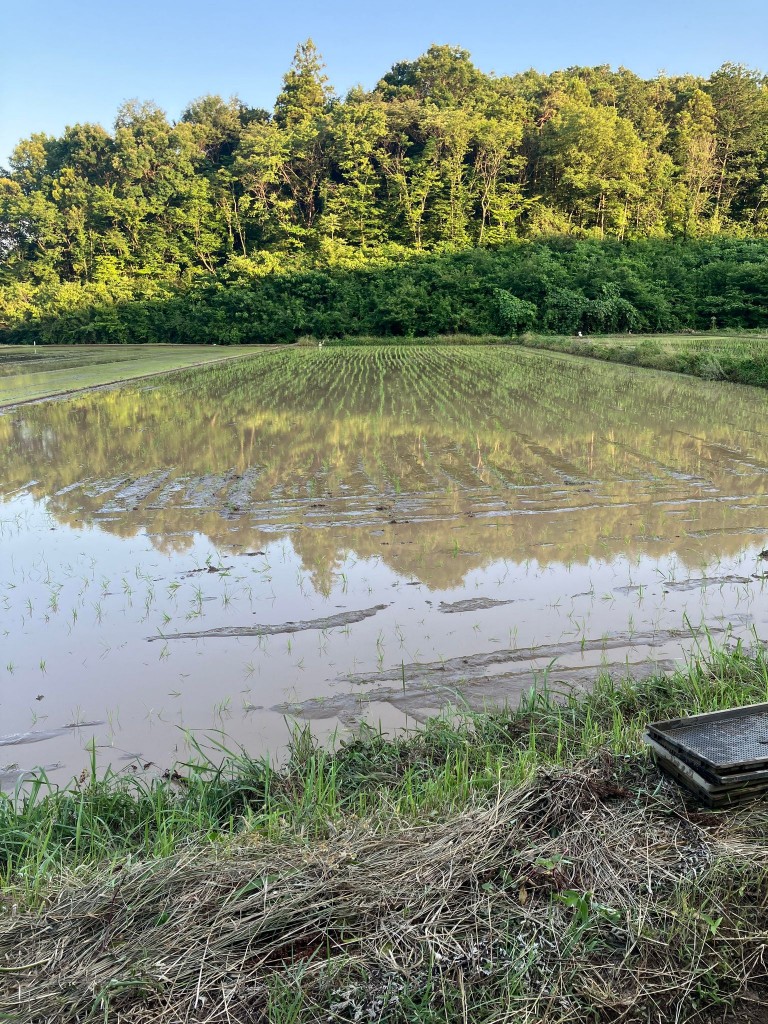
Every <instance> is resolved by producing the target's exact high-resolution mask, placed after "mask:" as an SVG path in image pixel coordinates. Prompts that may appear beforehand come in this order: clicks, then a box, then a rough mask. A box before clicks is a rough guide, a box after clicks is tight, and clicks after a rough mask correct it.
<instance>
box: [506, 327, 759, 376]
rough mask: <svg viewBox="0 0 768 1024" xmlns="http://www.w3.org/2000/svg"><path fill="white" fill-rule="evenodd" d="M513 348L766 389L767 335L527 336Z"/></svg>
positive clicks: (516, 339)
mask: <svg viewBox="0 0 768 1024" xmlns="http://www.w3.org/2000/svg"><path fill="white" fill-rule="evenodd" d="M513 343H514V344H519V345H525V346H526V347H528V348H537V349H547V350H550V351H554V352H567V353H569V354H571V355H580V356H589V357H590V358H593V359H603V360H606V361H607V362H615V363H626V364H629V365H631V366H643V367H647V368H648V369H652V370H671V371H673V372H675V373H686V374H689V375H691V376H694V377H701V378H702V379H704V380H714V381H717V380H723V381H731V382H732V383H734V384H751V385H753V386H756V387H763V388H764V387H768V335H766V334H765V333H764V332H761V333H750V334H743V333H738V332H732V333H715V332H712V333H701V334H647V335H627V334H623V335H605V336H602V337H591V336H590V337H589V338H573V337H557V336H555V337H547V336H545V335H529V334H526V335H523V336H521V337H520V338H515V339H513Z"/></svg>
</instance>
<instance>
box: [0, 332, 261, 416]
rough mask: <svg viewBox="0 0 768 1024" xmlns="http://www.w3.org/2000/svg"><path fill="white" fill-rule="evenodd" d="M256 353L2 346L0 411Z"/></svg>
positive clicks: (179, 347) (178, 347)
mask: <svg viewBox="0 0 768 1024" xmlns="http://www.w3.org/2000/svg"><path fill="white" fill-rule="evenodd" d="M262 349H263V346H262ZM255 351H259V349H257V348H250V347H248V348H246V347H238V348H220V347H217V346H203V345H195V346H192V347H190V346H189V345H136V346H129V345H86V346H79V345H78V346H70V345H63V346H45V347H42V346H41V347H40V348H33V347H30V346H29V345H26V346H13V345H5V346H0V407H2V406H4V405H16V404H18V403H21V402H31V401H37V400H39V399H42V398H50V397H52V396H54V395H62V394H68V393H69V392H72V391H83V390H86V389H88V388H93V387H102V386H104V385H106V384H117V383H120V382H122V381H127V380H134V379H136V378H139V377H148V376H151V375H153V374H158V373H169V372H170V371H173V370H180V369H184V368H186V367H191V366H199V365H201V364H204V363H214V362H221V361H223V360H229V359H232V358H235V357H238V356H244V355H249V354H253V353H254V352H255Z"/></svg>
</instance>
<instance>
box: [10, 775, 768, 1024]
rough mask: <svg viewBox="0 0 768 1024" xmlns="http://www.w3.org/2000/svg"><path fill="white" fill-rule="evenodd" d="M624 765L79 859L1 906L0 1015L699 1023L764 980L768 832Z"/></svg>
mask: <svg viewBox="0 0 768 1024" xmlns="http://www.w3.org/2000/svg"><path fill="white" fill-rule="evenodd" d="M619 767H620V769H621V770H620V771H618V772H617V771H616V768H617V763H616V762H615V761H613V760H612V759H611V758H610V757H609V756H606V757H603V758H601V759H598V760H592V761H591V762H588V763H582V764H581V765H578V766H576V767H575V768H572V769H570V770H557V771H551V772H549V773H544V774H541V775H540V776H538V777H537V779H536V780H534V781H532V782H529V783H527V784H526V785H524V786H521V787H519V788H516V789H514V790H511V791H507V792H500V793H499V794H498V796H497V799H496V800H495V802H493V803H492V805H490V806H487V805H486V806H483V807H474V808H469V809H467V810H466V811H464V812H463V813H459V814H456V815H454V816H452V817H451V818H450V819H449V820H447V821H444V822H440V823H438V824H434V825H420V826H418V827H414V826H410V827H408V826H405V825H404V826H403V827H390V828H388V829H384V830H382V829H381V828H380V827H378V826H377V824H376V823H375V822H373V821H359V820H356V819H354V818H353V817H350V818H349V819H348V820H347V821H346V822H345V823H344V825H343V827H340V828H339V830H338V832H337V833H336V834H335V835H332V836H331V837H330V838H327V839H325V840H323V841H316V842H314V843H309V844H307V843H298V842H296V841H295V839H291V840H288V841H285V842H264V841H257V840H256V839H255V838H254V839H253V841H249V839H248V837H247V836H246V837H245V838H244V839H242V840H241V841H240V843H239V844H238V845H237V846H229V847H220V848H218V850H217V849H216V848H206V849H204V850H201V851H199V852H196V851H193V850H191V851H190V852H189V853H187V854H185V855H181V856H174V857H172V858H168V859H155V860H151V861H149V862H146V863H135V864H130V863H129V864H127V865H126V866H125V867H123V869H122V870H113V871H111V872H110V873H105V872H103V871H102V872H98V871H97V872H95V873H92V874H91V876H90V877H89V878H88V879H85V880H83V879H78V877H77V876H70V878H69V880H68V881H66V883H65V884H63V886H62V887H61V889H60V891H59V892H58V893H57V894H56V895H55V896H54V897H52V898H51V899H50V901H49V903H48V905H47V906H46V907H45V908H44V909H43V910H42V911H39V912H25V913H22V914H21V915H19V916H16V917H10V916H9V917H6V918H5V920H3V921H2V922H1V923H0V1019H3V1015H6V1016H8V1017H9V1018H10V1019H12V1020H14V1021H19V1022H21V1021H23V1022H29V1024H38V1022H46V1024H48V1022H50V1024H53V1022H57V1024H67V1022H75V1021H84V1020H91V1019H94V1020H96V1019H98V1020H108V1021H113V1020H114V1021H121V1022H124V1024H149V1022H168V1024H171V1022H181V1021H206V1022H210V1024H213V1022H225V1021H230V1022H231V1021H238V1022H240V1021H243V1022H245V1021H267V1020H269V1021H270V1022H273V1021H281V1020H286V1021H287V1020H296V1021H298V1020H329V1021H350V1022H351V1021H360V1020H379V1021H405V1020H424V1021H426V1020H430V1021H431V1020H438V1019H440V1020H443V1021H445V1020H452V1019H456V1020H461V1019H466V1020H484V1021H485V1020H487V1021H491V1020H496V1021H498V1020H507V1019H508V1020H512V1019H514V1020H515V1021H530V1022H533V1021H553V1022H554V1021H562V1022H565V1021H566V1020H567V1021H569V1022H574V1021H584V1022H586V1021H590V1022H593V1021H600V1020H606V1021H607V1020H619V1019H621V1020H626V1021H640V1020H643V1021H645V1020H650V1019H654V1020H658V1019H672V1018H671V1017H670V1018H665V1017H664V1013H666V1012H667V1010H668V1009H669V1008H670V1007H672V1006H674V1007H676V1008H677V1010H676V1012H677V1016H676V1018H675V1019H677V1020H680V1021H684V1020H694V1019H699V1018H700V1015H701V1013H702V1012H704V1011H705V1010H706V1009H707V1007H711V1006H714V1005H715V1003H717V1002H718V1001H723V1002H724V1001H727V1000H728V999H731V998H732V997H733V996H734V995H735V994H737V993H739V992H743V991H745V990H746V989H747V987H748V986H751V988H750V991H751V992H754V991H755V986H756V985H759V984H761V983H762V982H763V981H764V979H765V968H764V967H763V963H762V957H763V950H764V936H765V931H766V929H767V928H768V912H766V909H765V905H766V901H767V900H768V889H767V888H766V884H765V879H766V867H768V848H766V846H765V843H764V841H763V840H762V839H761V838H760V834H759V829H758V830H756V828H755V820H754V816H753V817H750V812H749V811H747V810H745V811H741V812H730V811H729V812H722V813H712V812H708V813H707V814H702V815H697V814H696V813H692V812H689V811H688V810H687V809H686V806H685V804H684V803H683V802H682V800H681V798H680V796H679V794H678V793H677V792H676V790H674V789H673V788H671V787H670V788H667V787H666V784H662V783H661V782H660V780H659V778H658V776H656V774H655V772H654V771H653V770H652V769H650V768H649V767H648V765H647V762H645V761H644V759H642V758H635V759H633V760H632V761H631V763H627V762H626V760H625V761H623V762H622V764H621V765H620V766H619ZM628 771H629V773H630V774H631V775H632V776H633V778H634V779H635V782H636V785H633V786H632V787H631V790H630V789H629V788H627V787H626V783H625V782H623V781H622V780H626V778H627V777H628ZM753 814H759V816H760V817H761V819H762V822H763V824H765V823H766V822H768V815H766V811H765V809H763V808H760V809H759V810H757V811H754V809H753ZM763 835H764V830H763ZM462 1006H463V1007H464V1009H463V1010H462V1009H461V1007H462ZM291 1008H293V1009H291ZM294 1011H295V1013H294ZM470 1011H471V1012H470ZM701 1019H703V1018H701Z"/></svg>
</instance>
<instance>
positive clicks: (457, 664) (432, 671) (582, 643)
mask: <svg viewBox="0 0 768 1024" xmlns="http://www.w3.org/2000/svg"><path fill="white" fill-rule="evenodd" d="M708 631H709V633H712V634H714V633H724V632H725V630H724V629H721V628H719V627H715V626H711V627H710V628H709V630H708ZM694 637H695V634H694V633H691V632H690V631H689V630H683V629H657V630H654V631H653V632H649V633H642V632H637V633H613V634H611V635H609V636H605V637H602V638H601V639H599V640H567V641H565V642H563V643H558V644H542V645H541V646H540V647H516V648H502V649H501V650H498V651H488V652H486V653H484V654H470V655H468V656H467V657H464V658H446V660H445V661H428V662H423V663H421V664H419V663H418V662H412V663H411V664H408V665H400V666H398V667H397V668H392V669H387V670H385V671H383V672H360V673H358V674H355V675H346V676H341V677H340V678H339V680H338V681H339V682H344V683H352V684H354V685H356V686H361V685H365V684H366V683H373V682H390V681H391V682H395V681H400V682H402V681H403V680H405V681H406V682H409V681H412V680H430V681H433V682H435V683H447V682H450V683H453V682H460V681H462V680H464V679H467V678H469V677H470V676H473V675H476V674H477V673H478V671H479V670H483V669H486V668H489V667H490V666H492V665H505V664H512V663H514V662H519V661H534V660H537V659H541V658H546V659H547V660H548V661H551V660H552V658H559V657H561V656H563V655H570V654H581V653H585V652H587V651H610V650H616V649H618V648H622V647H629V648H633V647H662V646H663V645H664V644H666V643H669V642H670V641H672V640H684V639H688V640H690V639H693V638H694Z"/></svg>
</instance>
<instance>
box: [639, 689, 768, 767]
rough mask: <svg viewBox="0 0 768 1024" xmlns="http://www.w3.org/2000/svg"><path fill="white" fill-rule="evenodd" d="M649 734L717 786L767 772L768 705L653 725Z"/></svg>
mask: <svg viewBox="0 0 768 1024" xmlns="http://www.w3.org/2000/svg"><path fill="white" fill-rule="evenodd" d="M648 735H649V737H650V738H651V739H652V740H654V741H655V743H656V744H658V745H660V746H661V747H663V748H665V749H666V750H668V751H670V752H671V753H672V754H674V755H676V756H677V757H678V758H679V759H681V760H682V761H683V762H684V763H685V764H687V765H688V766H689V767H691V768H693V769H694V770H695V771H697V772H702V773H703V774H704V775H705V776H706V777H707V778H708V779H709V780H710V782H712V783H714V784H716V785H718V786H721V785H728V784H729V781H730V784H735V785H738V784H740V783H745V782H747V781H748V780H747V779H746V778H744V776H745V775H750V776H751V777H752V778H754V780H755V781H757V780H758V778H760V776H759V775H757V776H755V775H753V773H759V772H762V771H768V704H752V705H750V706H748V707H742V708H730V709H729V710H728V711H713V712H709V713H708V714H704V715H692V716H691V717H690V718H673V719H670V720H669V721H667V722H652V723H651V724H650V725H649V726H648Z"/></svg>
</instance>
